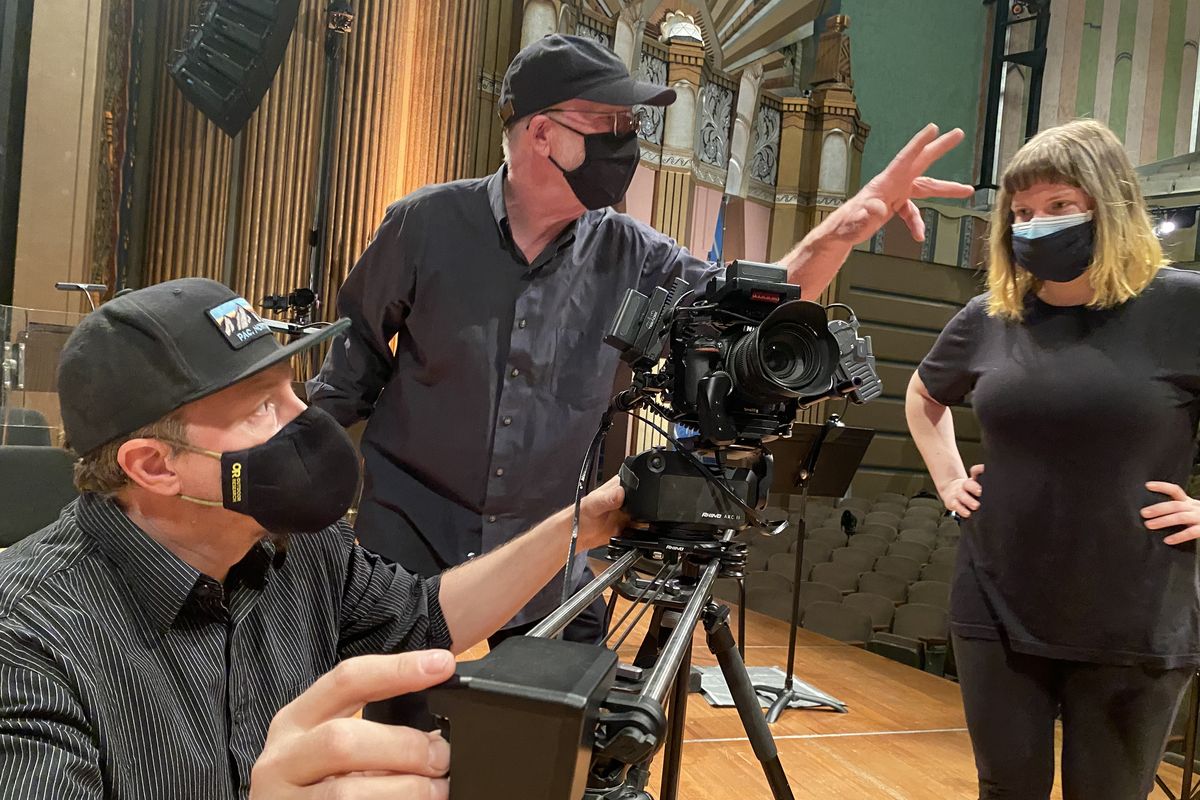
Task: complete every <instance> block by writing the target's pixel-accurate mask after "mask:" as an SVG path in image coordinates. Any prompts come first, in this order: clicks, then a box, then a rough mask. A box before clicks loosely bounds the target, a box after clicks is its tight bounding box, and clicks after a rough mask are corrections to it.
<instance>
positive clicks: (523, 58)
mask: <svg viewBox="0 0 1200 800" xmlns="http://www.w3.org/2000/svg"><path fill="white" fill-rule="evenodd" d="M574 98H580V99H582V100H592V101H594V102H597V103H609V104H611V105H615V106H633V105H646V106H669V105H671V103H674V102H675V90H674V89H669V88H667V87H666V86H659V85H658V84H656V83H645V82H643V81H636V80H634V79H633V78H632V77H631V76H630V74H629V70H628V69H626V68H625V64H624V62H622V61H621V59H619V58H617V54H616V53H614V52H613V51H612V50H609V49H608V48H607V47H605V46H604V45H602V44H600V43H598V42H594V41H592V40H591V39H585V38H584V37H582V36H566V35H563V34H561V33H552V34H550V35H549V36H545V37H543V38H541V39H538V40H537V41H536V42H533V43H532V44H530V45H528V46H527V47H525V48H524V49H523V50H521V52H519V53H517V55H516V57H515V58H514V59H513V60H512V63H511V64H509V65H508V71H507V72H505V73H504V82H503V83H502V84H501V86H500V106H499V114H500V119H501V121H502V122H504V124H506V125H507V124H508V123H509V122H511V121H512V120H514V119H520V118H521V117H524V116H528V115H529V114H533V113H534V112H537V111H541V110H542V109H545V108H550V107H551V106H553V105H555V104H557V103H561V102H563V101H565V100H572V99H574Z"/></svg>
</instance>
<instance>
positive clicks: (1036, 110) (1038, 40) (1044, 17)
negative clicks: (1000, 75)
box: [1025, 0, 1050, 141]
mask: <svg viewBox="0 0 1200 800" xmlns="http://www.w3.org/2000/svg"><path fill="white" fill-rule="evenodd" d="M1049 33H1050V2H1049V0H1046V2H1044V3H1038V4H1037V22H1036V23H1035V25H1034V29H1033V53H1034V54H1035V58H1034V61H1033V64H1032V65H1031V66H1030V69H1029V104H1028V106H1027V107H1026V109H1025V140H1026V141H1028V140H1029V139H1030V137H1032V136H1033V135H1034V134H1035V133H1037V130H1038V118H1039V116H1040V114H1041V112H1042V74H1043V73H1044V72H1045V71H1046V38H1047V37H1048V35H1049Z"/></svg>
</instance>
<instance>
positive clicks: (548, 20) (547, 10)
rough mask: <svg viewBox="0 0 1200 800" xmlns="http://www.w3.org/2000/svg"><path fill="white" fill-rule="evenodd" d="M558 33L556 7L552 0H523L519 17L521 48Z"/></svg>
mask: <svg viewBox="0 0 1200 800" xmlns="http://www.w3.org/2000/svg"><path fill="white" fill-rule="evenodd" d="M557 31H558V6H557V5H556V4H555V3H554V2H553V0H525V11H524V13H523V15H522V17H521V47H522V48H523V47H525V46H526V45H530V44H533V43H534V42H536V41H537V40H538V39H541V38H542V37H543V36H549V35H550V34H552V33H555V32H557Z"/></svg>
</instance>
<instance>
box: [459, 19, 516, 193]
mask: <svg viewBox="0 0 1200 800" xmlns="http://www.w3.org/2000/svg"><path fill="white" fill-rule="evenodd" d="M521 22H522V20H521V3H520V0H488V3H487V18H486V20H485V21H484V24H483V40H482V44H481V47H482V62H483V63H482V68H481V70H480V73H479V95H478V98H479V99H478V105H479V108H478V111H477V112H476V126H475V165H474V168H473V170H472V173H471V174H473V175H475V176H476V177H481V176H483V175H487V174H488V173H491V172H495V171H496V170H497V169H498V168H499V167H500V162H501V161H502V160H503V158H504V154H503V153H502V152H501V149H500V132H501V129H502V128H503V126H502V125H501V124H500V118H499V117H498V116H497V115H496V106H497V104H498V101H499V98H500V84H501V83H502V82H503V80H504V73H505V71H506V70H507V69H508V65H509V63H511V62H512V59H513V56H515V55H516V54H517V51H518V50H519V49H520V46H521Z"/></svg>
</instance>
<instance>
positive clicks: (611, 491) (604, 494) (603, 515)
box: [579, 477, 629, 552]
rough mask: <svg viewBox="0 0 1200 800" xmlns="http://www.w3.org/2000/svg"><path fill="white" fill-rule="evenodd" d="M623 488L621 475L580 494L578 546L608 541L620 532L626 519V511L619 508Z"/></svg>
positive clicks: (622, 499)
mask: <svg viewBox="0 0 1200 800" xmlns="http://www.w3.org/2000/svg"><path fill="white" fill-rule="evenodd" d="M624 502H625V490H624V489H623V488H622V487H621V480H620V478H616V477H614V478H613V479H612V480H610V481H608V483H606V484H604V485H603V486H601V487H600V488H598V489H596V490H595V491H594V492H592V493H591V494H589V495H588V496H587V497H585V498H583V502H582V503H581V504H580V507H579V550H580V551H581V552H582V551H583V550H590V549H592V548H593V547H601V546H603V545H606V544H608V540H609V539H611V538H612V537H614V536H618V535H620V533H621V531H623V530H624V529H625V526H626V525H627V524H628V523H629V515H628V514H626V513H625V512H624V511H622V510H621V504H622V503H624Z"/></svg>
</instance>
